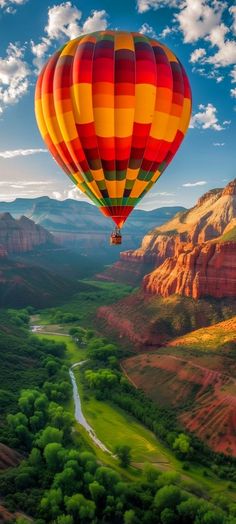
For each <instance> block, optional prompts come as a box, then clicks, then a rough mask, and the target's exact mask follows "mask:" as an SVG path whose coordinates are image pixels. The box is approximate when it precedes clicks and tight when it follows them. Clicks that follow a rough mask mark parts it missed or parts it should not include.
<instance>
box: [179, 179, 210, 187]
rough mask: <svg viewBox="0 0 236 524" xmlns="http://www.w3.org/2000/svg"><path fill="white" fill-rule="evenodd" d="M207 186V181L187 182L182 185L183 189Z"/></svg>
mask: <svg viewBox="0 0 236 524" xmlns="http://www.w3.org/2000/svg"><path fill="white" fill-rule="evenodd" d="M205 184H207V182H206V180H199V181H198V182H186V184H182V187H196V186H205Z"/></svg>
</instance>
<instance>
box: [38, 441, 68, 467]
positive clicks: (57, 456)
mask: <svg viewBox="0 0 236 524" xmlns="http://www.w3.org/2000/svg"><path fill="white" fill-rule="evenodd" d="M43 455H44V457H45V460H46V463H47V465H48V467H49V469H50V470H51V471H58V470H60V469H61V467H62V464H63V459H64V448H63V447H62V445H61V444H60V443H58V442H51V443H50V444H47V445H46V446H45V448H44V452H43Z"/></svg>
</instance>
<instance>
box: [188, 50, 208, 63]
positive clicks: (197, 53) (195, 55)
mask: <svg viewBox="0 0 236 524" xmlns="http://www.w3.org/2000/svg"><path fill="white" fill-rule="evenodd" d="M205 55H206V50H205V49H203V47H199V48H198V49H195V50H194V51H193V52H192V53H191V56H190V62H192V63H193V64H195V62H199V60H200V59H201V58H203V57H204V56H205Z"/></svg>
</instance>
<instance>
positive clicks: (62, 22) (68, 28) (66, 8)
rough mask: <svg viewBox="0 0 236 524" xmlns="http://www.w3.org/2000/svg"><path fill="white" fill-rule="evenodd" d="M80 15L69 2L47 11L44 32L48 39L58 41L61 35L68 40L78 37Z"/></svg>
mask: <svg viewBox="0 0 236 524" xmlns="http://www.w3.org/2000/svg"><path fill="white" fill-rule="evenodd" d="M81 16H82V13H81V11H80V10H79V9H77V7H74V6H72V4H71V2H63V3H62V4H59V5H54V6H53V7H51V8H49V9H48V23H47V25H46V27H45V32H46V33H47V35H48V37H49V38H50V39H52V40H53V39H58V38H60V37H61V36H62V35H65V36H67V37H68V38H69V39H71V38H76V36H78V28H79V21H80V19H81Z"/></svg>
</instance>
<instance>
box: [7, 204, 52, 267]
mask: <svg viewBox="0 0 236 524" xmlns="http://www.w3.org/2000/svg"><path fill="white" fill-rule="evenodd" d="M48 242H49V243H52V242H53V236H52V235H51V234H50V233H49V232H48V231H46V229H44V228H43V227H41V226H39V225H36V224H35V223H34V222H33V221H32V220H30V219H29V218H26V217H24V216H22V217H21V218H19V219H18V220H16V219H14V218H13V217H12V216H11V215H10V213H2V214H0V257H3V256H6V255H7V254H11V253H25V252H27V251H31V250H32V249H34V248H35V247H37V246H40V245H43V244H46V243H48Z"/></svg>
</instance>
